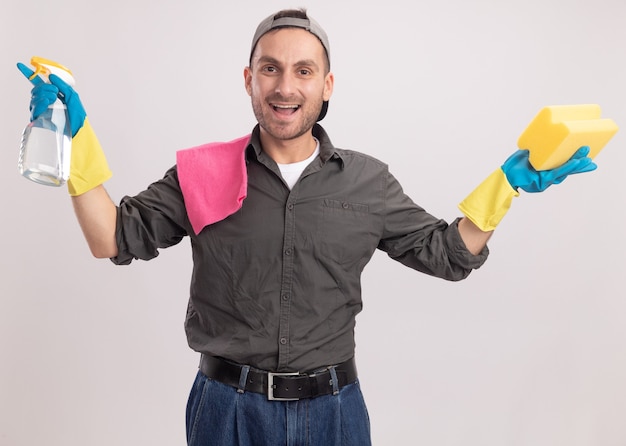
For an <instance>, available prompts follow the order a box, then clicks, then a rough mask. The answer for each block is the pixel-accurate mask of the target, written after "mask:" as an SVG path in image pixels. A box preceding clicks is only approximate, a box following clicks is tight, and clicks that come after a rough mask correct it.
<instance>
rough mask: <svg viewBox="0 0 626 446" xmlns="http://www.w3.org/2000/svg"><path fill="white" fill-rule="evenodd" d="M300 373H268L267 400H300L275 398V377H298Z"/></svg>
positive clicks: (295, 399)
mask: <svg viewBox="0 0 626 446" xmlns="http://www.w3.org/2000/svg"><path fill="white" fill-rule="evenodd" d="M298 375H300V373H299V372H293V373H272V372H267V399H268V400H269V401H297V400H299V399H300V398H279V397H275V396H274V387H275V386H274V377H275V376H298Z"/></svg>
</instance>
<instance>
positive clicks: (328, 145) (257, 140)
mask: <svg viewBox="0 0 626 446" xmlns="http://www.w3.org/2000/svg"><path fill="white" fill-rule="evenodd" d="M260 135H261V128H260V126H259V125H258V124H257V125H256V126H255V127H254V130H252V135H251V136H250V142H249V143H248V147H247V148H246V162H247V161H248V160H250V159H251V157H253V158H252V159H257V160H259V161H260V160H262V159H264V158H265V157H266V156H265V154H264V153H263V149H262V147H261V136H260ZM313 136H315V137H316V138H317V139H318V140H319V142H320V160H322V163H323V164H325V163H326V162H327V161H328V160H331V159H332V160H337V161H338V162H339V163H340V165H341V168H343V166H344V161H343V159H342V157H341V154H340V153H339V152H338V151H337V149H336V148H335V146H334V145H333V143H332V142H331V140H330V138H329V137H328V134H327V133H326V130H324V128H323V127H322V126H321V125H319V124H315V125H314V126H313Z"/></svg>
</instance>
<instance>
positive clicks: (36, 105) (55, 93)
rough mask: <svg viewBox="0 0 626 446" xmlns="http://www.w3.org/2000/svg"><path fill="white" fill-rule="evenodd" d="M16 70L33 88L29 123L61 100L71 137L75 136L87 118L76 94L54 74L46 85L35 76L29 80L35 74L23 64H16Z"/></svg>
mask: <svg viewBox="0 0 626 446" xmlns="http://www.w3.org/2000/svg"><path fill="white" fill-rule="evenodd" d="M17 68H18V70H20V71H21V72H22V74H23V75H24V76H25V77H26V78H27V79H28V80H30V82H31V83H32V84H33V85H34V86H35V87H34V88H33V89H32V92H31V94H32V97H31V101H30V113H31V117H30V119H31V121H32V120H33V119H36V118H37V117H38V116H39V115H41V114H42V113H43V112H44V111H45V110H46V109H47V108H48V107H49V106H50V105H51V104H52V103H54V101H56V100H57V98H58V99H61V101H62V102H63V103H64V104H65V105H66V107H67V112H68V116H69V121H70V127H71V129H72V137H74V136H76V134H77V133H78V131H79V130H80V129H81V128H82V127H83V125H84V123H85V118H86V116H87V114H86V112H85V108H84V107H83V104H82V103H81V101H80V97H79V96H78V93H76V91H75V90H74V89H73V88H72V87H71V86H70V85H68V84H67V83H66V82H64V81H63V80H62V79H61V78H59V77H58V76H56V75H54V74H50V75H49V76H48V79H49V80H50V83H49V84H48V83H46V82H44V80H43V79H41V78H40V77H39V76H35V77H34V78H32V79H31V77H32V76H33V74H34V73H35V72H34V71H33V70H31V69H30V68H29V67H27V66H26V65H24V64H23V63H18V64H17Z"/></svg>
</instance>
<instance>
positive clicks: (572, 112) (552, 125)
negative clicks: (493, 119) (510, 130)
mask: <svg viewBox="0 0 626 446" xmlns="http://www.w3.org/2000/svg"><path fill="white" fill-rule="evenodd" d="M600 114H601V110H600V106H599V105H596V104H583V105H553V106H549V107H544V108H542V109H541V110H540V111H539V113H538V114H537V116H535V118H534V119H533V120H532V122H531V123H530V124H529V125H528V127H527V128H526V130H524V133H522V135H521V136H520V137H519V140H518V141H517V145H518V147H519V148H520V149H528V150H529V152H530V153H529V161H530V163H531V164H532V165H533V167H534V168H535V169H536V170H548V169H553V168H555V167H558V166H560V165H561V164H563V163H565V162H566V161H567V160H568V159H569V158H570V157H571V156H572V155H573V154H574V152H576V150H578V149H579V148H580V147H582V146H589V148H590V152H589V156H590V157H591V158H593V157H595V156H596V155H597V154H598V153H599V152H600V150H602V148H603V147H604V146H605V145H606V143H607V142H609V140H610V139H611V138H612V137H613V135H615V133H617V130H618V127H617V125H616V124H615V122H613V121H612V120H611V119H600Z"/></svg>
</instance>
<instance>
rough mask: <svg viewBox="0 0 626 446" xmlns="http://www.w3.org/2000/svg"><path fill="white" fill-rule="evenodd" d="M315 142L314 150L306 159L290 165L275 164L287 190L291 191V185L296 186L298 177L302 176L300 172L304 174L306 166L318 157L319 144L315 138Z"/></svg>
mask: <svg viewBox="0 0 626 446" xmlns="http://www.w3.org/2000/svg"><path fill="white" fill-rule="evenodd" d="M315 141H316V142H317V146H315V150H314V151H313V153H312V154H311V156H310V157H308V158H307V159H305V160H302V161H298V162H297V163H290V164H280V163H276V164H278V168H279V169H280V174H281V175H282V176H283V179H284V180H285V183H287V186H289V189H291V188H292V187H293V185H294V184H296V181H298V178H300V175H302V172H304V169H306V166H308V165H309V164H311V161H313V160H314V159H315V158H316V157H317V155H319V153H320V142H319V141H318V140H317V138H315Z"/></svg>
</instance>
